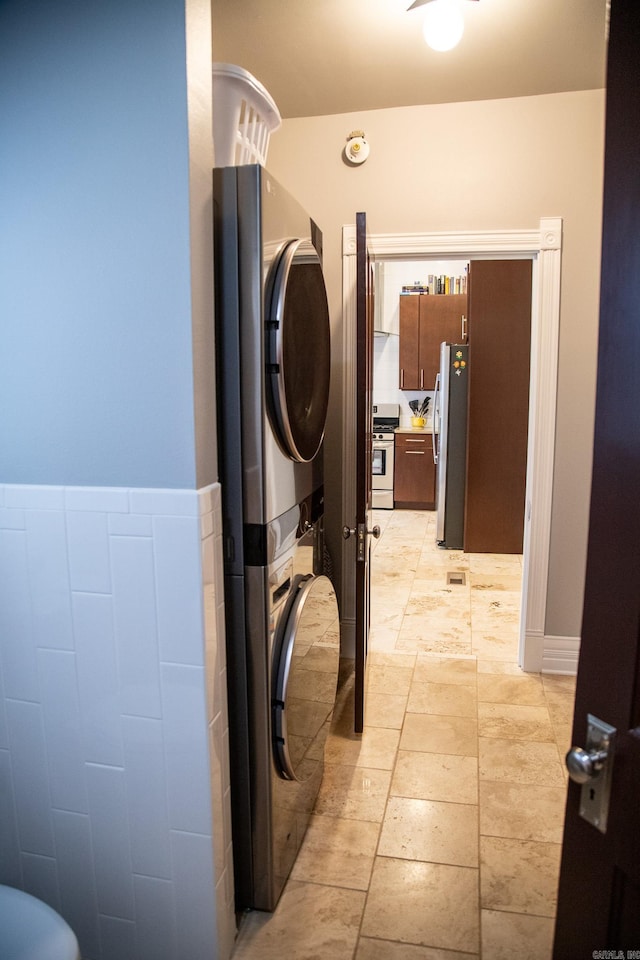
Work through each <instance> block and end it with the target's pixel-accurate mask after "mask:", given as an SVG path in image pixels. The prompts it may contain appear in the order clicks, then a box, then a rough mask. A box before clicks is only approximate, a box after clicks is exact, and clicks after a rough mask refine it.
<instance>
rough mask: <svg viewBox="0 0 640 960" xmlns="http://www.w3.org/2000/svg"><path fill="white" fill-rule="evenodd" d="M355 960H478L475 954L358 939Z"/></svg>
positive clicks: (387, 941)
mask: <svg viewBox="0 0 640 960" xmlns="http://www.w3.org/2000/svg"><path fill="white" fill-rule="evenodd" d="M355 960H478V956H477V954H475V953H474V954H471V953H458V951H457V950H456V951H455V952H452V951H451V950H438V949H437V947H436V948H434V947H417V946H416V945H415V944H413V943H397V942H396V943H394V942H393V941H391V940H373V939H372V938H371V937H360V939H359V941H358V949H357V950H356V956H355Z"/></svg>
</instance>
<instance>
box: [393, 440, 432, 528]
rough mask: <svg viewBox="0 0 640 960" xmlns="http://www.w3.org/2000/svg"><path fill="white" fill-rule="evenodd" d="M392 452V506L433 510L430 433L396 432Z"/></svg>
mask: <svg viewBox="0 0 640 960" xmlns="http://www.w3.org/2000/svg"><path fill="white" fill-rule="evenodd" d="M394 452H395V458H394V472H393V501H394V506H395V507H400V508H402V507H404V508H406V509H423V510H434V509H435V501H436V470H435V464H434V462H433V449H432V444H431V434H430V433H396V435H395V451H394Z"/></svg>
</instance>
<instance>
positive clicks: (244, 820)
mask: <svg viewBox="0 0 640 960" xmlns="http://www.w3.org/2000/svg"><path fill="white" fill-rule="evenodd" d="M214 226H215V255H216V262H215V290H216V357H217V383H218V397H217V401H218V404H217V406H218V444H219V464H218V465H219V474H220V481H221V487H222V510H223V538H224V562H225V583H224V588H225V626H226V647H227V679H228V694H229V696H228V703H229V741H230V769H231V802H232V818H233V823H232V827H233V847H234V873H235V886H236V891H235V893H236V909H237V910H241V909H243V908H251V907H252V908H256V909H264V910H273V909H274V908H275V905H276V903H277V900H278V897H279V895H280V892H281V890H282V886H283V884H284V882H285V880H286V877H287V875H288V872H289V870H290V869H291V866H292V863H293V859H294V858H295V854H296V852H297V850H298V847H299V845H300V842H301V840H302V836H303V835H304V830H305V828H306V823H307V819H308V814H309V811H310V809H311V806H312V805H313V801H314V799H315V794H316V793H317V790H318V787H319V783H320V777H321V771H322V748H321V744H319V741H317V739H316V738H317V734H318V731H316V730H314V729H313V716H315V714H314V713H313V709H311V714H310V713H309V710H308V709H305V710H301V709H299V707H300V704H299V703H298V702H297V701H298V700H299V699H301V698H299V697H298V696H297V695H296V694H295V693H294V694H292V693H291V691H292V690H294V691H295V690H296V685H297V683H298V681H296V680H295V679H294V678H295V677H297V675H298V670H297V669H295V670H293V672H291V667H292V666H297V665H298V663H299V660H300V657H301V656H302V654H303V653H306V652H308V651H309V650H310V649H311V647H312V645H313V642H314V632H313V631H314V628H313V623H315V625H316V627H317V625H318V623H319V622H320V621H318V619H317V616H316V617H315V619H314V618H312V620H313V623H311V622H310V621H309V618H308V617H307V616H304V615H303V613H302V611H303V610H305V609H307V610H311V609H312V608H313V606H314V603H313V602H312V601H313V600H314V599H315V598H316V597H317V595H318V593H322V591H323V589H324V590H325V592H326V588H327V585H329V587H330V584H329V582H328V581H327V580H326V578H324V577H323V576H321V574H322V570H323V550H322V536H321V533H322V523H323V514H324V494H323V489H324V488H323V468H322V441H323V435H324V427H325V418H326V410H327V402H328V389H329V364H330V343H329V316H328V309H327V297H326V291H325V287H324V279H323V276H322V265H321V260H322V256H321V255H322V236H321V233H320V231H319V230H318V228H317V227H316V225H315V224H314V223H313V221H311V220H310V218H309V216H308V214H306V213H305V211H304V210H303V209H302V208H301V207H300V206H299V204H297V203H296V201H295V200H294V199H293V198H292V197H291V196H290V195H289V194H288V193H287V192H286V191H285V190H284V189H283V188H282V187H281V186H280V185H279V184H278V183H277V181H275V180H274V179H273V178H272V177H271V176H270V175H269V174H268V173H267V172H266V171H265V170H264V169H263V168H262V167H259V166H244V167H227V168H223V169H217V170H214ZM316 579H318V580H320V581H322V583H321V584H320V585H319V586H318V587H317V588H316V587H315V586H310V585H307V586H305V585H306V584H309V583H310V582H311V580H314V581H315V580H316ZM325 601H326V602H325V609H326V611H328V614H327V615H328V617H329V618H330V619H331V618H333V619H335V625H334V627H333V629H334V633H335V630H337V605H336V603H335V594H333V590H332V588H331V590H330V591H329V592H328V595H327V596H326V597H325ZM290 616H293V618H294V619H293V621H292V622H290V620H289V617H290ZM331 643H333V650H334V652H335V656H336V663H337V652H338V645H337V644H338V638H337V635H336V636H335V637H334V636H333V635H332V637H331ZM324 645H325V646H326V645H327V639H326V637H325V640H324ZM329 645H331V644H329ZM283 651H284V656H285V659H286V658H288V664H289V671H288V672H286V677H285V678H284V679H285V680H286V682H285V683H284V686H282V687H281V688H279V689H278V688H277V684H276V681H277V678H278V677H280V676H281V675H282V668H281V666H280V660H279V658H280V656H281V654H283ZM311 659H313V658H311ZM307 666H308V667H309V669H308V671H307V674H306V675H305V676H306V679H307V680H308V681H309V683H310V685H311V689H310V691H309V692H310V698H309V702H310V703H311V702H313V703H316V704H319V706H316V708H315V709H316V711H317V712H319V713H322V712H323V711H324V720H326V718H327V715H328V713H329V712H330V710H331V707H332V705H333V703H332V702H331V704H330V705H329V704H328V703H327V702H323V699H322V696H320V695H319V688H320V687H321V689H322V691H323V696H324V694H325V693H327V694H328V695H329V698H330V699H331V698H332V697H335V681H336V677H337V674H336V675H334V676H333V679H332V678H331V675H329V676H327V675H324V674H323V675H322V676H319V675H318V674H317V672H314V671H313V669H311V660H307ZM282 691H284V694H283V693H282ZM280 701H281V702H282V703H283V704H284V705H283V706H282V707H281V708H280V709H276V706H275V704H276V702H280ZM287 704H288V706H287ZM291 704H293V706H291ZM301 716H302V717H306V721H305V723H303V724H302V730H301V728H300V727H299V726H298V724H297V723H296V719H300V717H301ZM316 719H317V718H316ZM323 723H324V721H323ZM325 729H326V728H325ZM305 731H306V732H305ZM281 741H283V742H282V743H281ZM307 741H308V745H310V744H311V743H312V742H314V741H315V746H314V749H313V751H312V753H313V756H312V755H311V754H309V755H307V754H306V752H305V751H306V745H307ZM299 751H302V756H301V757H299ZM283 758H284V759H283ZM297 759H302V760H308V761H309V764H311V766H312V767H313V774H311V773H310V775H309V776H308V777H306V778H303V777H302V775H300V776H298V775H297V773H296V771H297V770H298V764H297V762H296V760H297ZM312 760H313V763H311V761H312ZM292 774H293V775H292Z"/></svg>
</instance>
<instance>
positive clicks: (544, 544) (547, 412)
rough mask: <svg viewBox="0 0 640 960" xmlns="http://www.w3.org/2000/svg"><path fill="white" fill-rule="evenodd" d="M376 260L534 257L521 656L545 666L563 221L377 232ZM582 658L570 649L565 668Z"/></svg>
mask: <svg viewBox="0 0 640 960" xmlns="http://www.w3.org/2000/svg"><path fill="white" fill-rule="evenodd" d="M369 247H370V250H371V253H372V254H373V256H374V257H375V259H376V260H383V261H387V260H389V261H393V260H415V261H424V260H441V259H458V260H461V259H483V258H484V259H487V258H491V259H517V258H531V259H532V261H533V296H532V299H533V303H532V323H531V380H530V406H529V439H528V457H527V481H526V506H525V530H524V547H523V590H522V606H521V618H520V638H519V651H518V663H519V665H520V667H521V668H522V669H524V670H526V671H531V672H539V671H541V670H542V669H543V666H544V660H545V633H544V627H545V619H546V597H547V578H548V554H549V539H550V525H551V497H552V486H553V462H554V457H553V454H554V441H555V414H556V383H557V354H558V330H559V315H560V269H561V247H562V221H561V219H560V218H552V219H548V218H545V219H542V220H540V223H539V227H538V229H534V230H524V231H490V232H480V231H478V232H465V233H451V234H372V235H370V237H369ZM355 266H356V264H355V230H354V228H352V227H351V226H348V227H345V228H343V351H344V364H343V371H344V374H343V409H344V420H343V473H342V502H343V508H344V514H343V522H345V523H347V522H348V518H350V517H351V515H352V514H353V511H354V506H355V491H354V489H353V484H352V478H353V475H354V471H353V465H354V457H355V450H354V444H353V430H354V423H355V382H354V375H353V374H354V369H355V359H356V358H355V339H354V335H353V333H354V330H355V315H356V311H355ZM342 560H343V562H342V630H343V634H342V635H343V638H344V639H345V640H346V644H347V648H348V646H349V642H350V638H352V637H353V627H354V622H353V609H354V606H353V599H354V590H353V570H351V569H350V568H349V564H348V562H346V556H345V555H344V554H343V558H342ZM576 663H577V650H576V651H575V654H574V652H573V651H567V654H566V663H564V664H562V665H558V664H554V666H555V667H556V668H558V666H561V668H562V667H564V669H565V672H572V668H575V664H576Z"/></svg>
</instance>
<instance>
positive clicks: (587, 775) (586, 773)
mask: <svg viewBox="0 0 640 960" xmlns="http://www.w3.org/2000/svg"><path fill="white" fill-rule="evenodd" d="M608 756H609V751H608V750H583V749H582V747H571V750H569V752H568V754H567V756H566V760H565V763H566V765H567V770H568V771H569V776H570V777H571V779H572V780H573V782H574V783H588V782H589V780H595V778H596V777H597V776H598V775H599V773H600V771H601V770H602V767H603V765H604V762H605V760H606V759H607V757H608Z"/></svg>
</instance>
